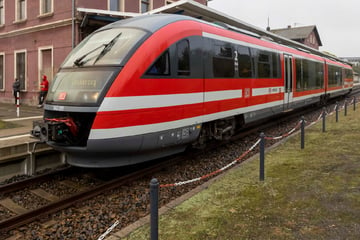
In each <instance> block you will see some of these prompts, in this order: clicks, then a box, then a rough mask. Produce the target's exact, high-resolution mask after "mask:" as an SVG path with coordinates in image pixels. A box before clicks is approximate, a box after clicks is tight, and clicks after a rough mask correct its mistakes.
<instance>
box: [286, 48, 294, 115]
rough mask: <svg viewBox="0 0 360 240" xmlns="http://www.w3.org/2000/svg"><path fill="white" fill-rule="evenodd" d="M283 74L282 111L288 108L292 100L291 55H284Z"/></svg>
mask: <svg viewBox="0 0 360 240" xmlns="http://www.w3.org/2000/svg"><path fill="white" fill-rule="evenodd" d="M284 65H285V76H284V81H285V82H284V111H286V110H290V108H291V102H292V101H293V57H292V56H291V55H287V54H285V55H284Z"/></svg>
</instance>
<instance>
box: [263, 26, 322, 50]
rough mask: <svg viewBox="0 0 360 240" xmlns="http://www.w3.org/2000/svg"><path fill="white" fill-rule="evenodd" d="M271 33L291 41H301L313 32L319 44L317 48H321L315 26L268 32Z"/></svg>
mask: <svg viewBox="0 0 360 240" xmlns="http://www.w3.org/2000/svg"><path fill="white" fill-rule="evenodd" d="M270 31H271V32H272V33H275V34H277V35H280V36H283V37H285V38H288V39H292V40H303V39H306V38H308V37H309V35H310V34H311V33H312V32H314V33H315V36H316V40H317V42H318V43H319V46H322V43H321V40H320V35H319V32H318V30H317V28H316V26H315V25H312V26H304V27H287V28H281V29H272V30H270Z"/></svg>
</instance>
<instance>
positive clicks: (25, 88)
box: [14, 49, 27, 92]
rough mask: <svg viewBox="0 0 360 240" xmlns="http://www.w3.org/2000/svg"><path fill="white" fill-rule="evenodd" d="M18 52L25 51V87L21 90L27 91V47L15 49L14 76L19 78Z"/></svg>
mask: <svg viewBox="0 0 360 240" xmlns="http://www.w3.org/2000/svg"><path fill="white" fill-rule="evenodd" d="M18 53H25V73H24V85H25V86H24V89H22V90H21V91H25V92H26V91H27V51H26V49H20V50H16V51H14V78H17V76H16V72H17V68H16V67H17V64H16V60H17V54H18Z"/></svg>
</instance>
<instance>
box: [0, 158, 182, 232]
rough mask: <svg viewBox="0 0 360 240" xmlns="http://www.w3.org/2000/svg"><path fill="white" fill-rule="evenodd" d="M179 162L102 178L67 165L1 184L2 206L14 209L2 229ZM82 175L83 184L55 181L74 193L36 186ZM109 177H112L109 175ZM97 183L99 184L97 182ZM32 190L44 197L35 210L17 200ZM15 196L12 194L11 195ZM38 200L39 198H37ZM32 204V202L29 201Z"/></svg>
mask: <svg viewBox="0 0 360 240" xmlns="http://www.w3.org/2000/svg"><path fill="white" fill-rule="evenodd" d="M176 161H179V158H176V157H175V158H171V159H170V160H167V161H166V162H162V163H158V164H155V165H152V166H150V167H147V168H144V169H141V170H136V171H133V172H131V173H128V174H124V175H121V176H119V177H113V176H112V177H110V179H106V180H99V179H98V178H96V176H95V177H94V176H89V175H88V172H87V171H86V172H85V173H82V174H79V173H78V172H77V171H79V169H76V168H66V169H63V170H60V171H56V172H51V173H49V174H44V175H41V176H38V177H34V178H29V179H27V180H23V181H20V182H16V183H13V184H8V185H4V186H1V187H0V192H1V195H0V198H1V200H0V206H2V207H3V208H7V209H8V210H9V211H11V215H10V216H9V217H7V218H5V219H1V220H0V229H1V231H2V232H7V231H9V230H11V229H14V228H16V227H19V226H21V225H24V224H27V223H29V222H32V221H36V220H40V219H42V218H47V216H48V215H50V214H52V213H54V212H57V211H60V210H62V209H65V208H68V207H70V206H73V205H75V204H77V203H79V202H82V201H85V200H87V199H91V198H94V197H95V196H97V195H100V194H103V193H106V192H108V191H110V190H112V189H115V188H119V187H121V186H123V185H125V184H127V183H129V182H132V181H135V180H137V179H139V178H142V177H145V176H147V175H149V174H151V173H154V172H156V171H160V170H161V169H162V168H164V167H166V166H170V165H171V164H173V163H174V162H176ZM74 174H76V175H81V178H82V179H87V180H85V181H83V183H79V181H73V180H70V179H68V177H66V178H65V179H62V178H60V179H59V180H56V181H55V182H56V183H55V184H58V185H62V186H67V188H70V189H73V190H74V192H73V193H71V194H66V195H65V196H63V197H61V196H60V197H59V196H57V195H54V194H52V193H51V192H48V191H47V190H45V189H43V188H41V187H34V186H37V185H41V183H45V182H46V181H49V180H50V181H53V180H52V178H54V176H56V175H67V176H72V175H74ZM106 178H109V177H108V176H107V177H106ZM89 180H90V181H92V185H93V186H88V183H89ZM95 182H96V183H95ZM24 191H25V192H28V193H30V194H32V195H34V197H35V196H36V197H38V198H42V199H43V200H44V202H46V203H45V204H44V205H41V206H38V207H36V208H34V209H26V208H24V207H22V206H20V205H19V204H18V203H16V202H15V201H14V200H13V199H14V198H15V199H16V198H18V197H16V194H17V193H18V192H22V194H23V192H24ZM7 196H12V197H7ZM37 201H38V200H37ZM27 205H31V204H29V203H28V204H27Z"/></svg>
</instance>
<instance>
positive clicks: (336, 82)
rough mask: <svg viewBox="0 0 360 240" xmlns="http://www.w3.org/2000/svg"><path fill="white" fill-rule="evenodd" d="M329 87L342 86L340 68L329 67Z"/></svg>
mask: <svg viewBox="0 0 360 240" xmlns="http://www.w3.org/2000/svg"><path fill="white" fill-rule="evenodd" d="M328 78H329V86H330V87H336V86H341V85H342V71H341V68H340V67H336V66H331V65H329V67H328Z"/></svg>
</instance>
